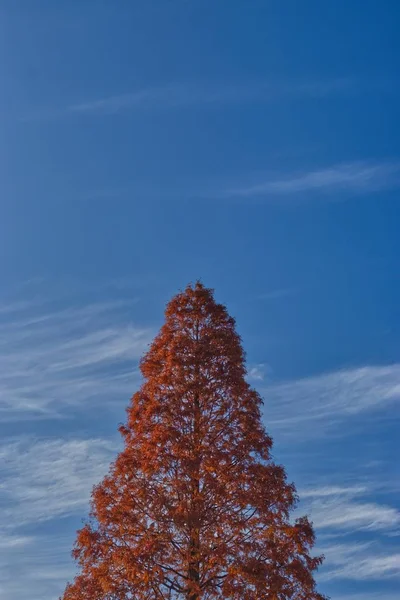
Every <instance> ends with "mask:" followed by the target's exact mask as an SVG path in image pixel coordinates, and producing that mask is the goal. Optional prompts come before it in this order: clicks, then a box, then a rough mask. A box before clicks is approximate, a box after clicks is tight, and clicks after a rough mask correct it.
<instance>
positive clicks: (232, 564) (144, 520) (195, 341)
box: [63, 283, 324, 600]
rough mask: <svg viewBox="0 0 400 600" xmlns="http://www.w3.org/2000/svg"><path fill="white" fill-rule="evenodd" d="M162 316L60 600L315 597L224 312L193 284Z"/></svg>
mask: <svg viewBox="0 0 400 600" xmlns="http://www.w3.org/2000/svg"><path fill="white" fill-rule="evenodd" d="M165 316H166V320H165V323H164V325H163V327H162V328H161V331H160V333H159V334H158V336H157V337H156V338H155V340H154V341H153V343H152V345H151V347H150V349H149V351H148V352H147V354H146V355H145V356H144V358H143V359H142V361H141V371H142V374H143V377H144V383H143V385H142V387H141V388H140V390H139V391H138V392H137V393H136V394H135V395H134V396H133V398H132V400H131V403H130V406H129V407H128V409H127V413H128V418H127V424H126V425H124V426H121V427H120V431H121V434H122V436H123V438H124V450H123V451H122V452H121V453H120V454H119V455H118V457H117V459H116V460H115V462H114V463H113V465H112V466H111V468H110V471H109V474H108V475H107V476H106V477H105V478H104V480H103V481H102V483H100V485H98V486H97V487H95V488H94V491H93V494H92V511H91V519H90V521H89V522H88V523H87V524H86V526H84V527H83V529H81V530H80V531H79V532H78V537H77V541H76V545H75V549H74V551H73V556H74V557H75V559H77V560H78V562H79V565H80V569H81V571H80V574H79V575H78V576H77V577H76V579H75V581H74V582H73V583H72V584H69V585H68V586H67V588H66V591H65V593H64V596H63V600H144V599H150V598H151V599H152V600H167V599H168V600H172V599H182V600H183V599H184V600H212V599H215V598H229V599H232V600H239V599H240V600H285V599H291V600H323V598H324V597H323V596H322V595H320V594H319V593H318V592H317V591H316V587H315V582H314V578H313V572H314V571H315V570H316V569H317V567H318V566H319V565H320V564H321V562H322V558H321V557H314V558H313V557H311V555H310V551H311V549H312V547H313V544H314V533H313V529H312V526H311V524H310V523H309V521H308V520H307V518H305V517H303V518H300V519H297V520H296V521H295V522H293V523H292V522H291V520H290V512H291V510H292V509H293V508H294V507H295V505H296V501H297V496H296V491H295V488H294V486H293V485H292V484H289V483H287V481H286V474H285V471H284V469H283V468H282V467H281V466H279V465H277V464H275V463H274V462H273V461H272V459H271V455H270V452H271V447H272V440H271V438H270V437H269V436H268V435H267V433H266V432H265V430H264V428H263V425H262V422H261V414H260V408H261V404H262V401H261V398H260V396H259V395H258V393H257V392H256V391H255V390H253V389H251V387H250V386H249V384H248V383H247V382H246V379H245V375H246V369H245V364H244V353H243V350H242V347H241V343H240V338H239V336H238V335H237V333H236V332H235V321H234V319H233V318H232V317H230V316H229V315H228V313H227V311H226V309H225V307H224V306H222V305H221V304H217V303H216V302H215V300H214V297H213V292H212V290H209V289H207V288H205V287H204V286H203V285H202V284H200V283H197V284H196V285H195V286H189V287H187V289H186V290H185V291H184V292H183V293H180V294H178V295H177V296H175V297H174V298H173V299H172V301H171V302H170V303H169V304H168V306H167V308H166V312H165Z"/></svg>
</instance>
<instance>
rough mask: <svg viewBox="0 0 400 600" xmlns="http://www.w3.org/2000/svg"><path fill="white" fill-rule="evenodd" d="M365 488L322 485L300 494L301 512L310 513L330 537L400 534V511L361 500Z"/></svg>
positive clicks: (366, 488) (321, 529)
mask: <svg viewBox="0 0 400 600" xmlns="http://www.w3.org/2000/svg"><path fill="white" fill-rule="evenodd" d="M370 494H371V489H369V488H368V486H361V485H354V486H347V487H346V486H331V487H327V486H321V487H315V488H309V489H305V490H303V491H302V490H300V491H299V497H300V500H301V504H302V506H301V510H300V512H303V511H304V510H305V511H306V512H307V513H309V514H310V516H311V519H312V521H313V523H314V525H315V527H316V528H317V530H319V531H328V532H330V533H333V534H340V533H341V532H346V533H348V532H351V533H354V532H355V531H358V530H363V531H382V532H384V533H389V534H392V533H394V532H396V531H400V512H399V511H398V510H397V509H396V508H393V507H391V506H387V505H384V504H378V503H377V502H371V501H367V500H364V499H363V496H364V497H366V496H368V495H370Z"/></svg>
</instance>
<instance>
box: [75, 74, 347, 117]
mask: <svg viewBox="0 0 400 600" xmlns="http://www.w3.org/2000/svg"><path fill="white" fill-rule="evenodd" d="M353 87H354V80H352V79H349V78H342V79H333V80H330V81H329V80H328V81H291V82H282V81H281V82H272V83H267V82H246V83H241V84H232V83H230V84H229V83H225V84H215V85H213V84H210V83H203V84H200V83H181V84H168V85H164V86H158V87H150V88H143V89H139V90H135V91H132V92H128V93H125V94H118V95H112V96H106V97H104V98H99V99H95V100H91V101H88V102H82V103H77V104H73V105H71V106H69V107H68V108H67V110H68V111H69V112H75V113H97V114H107V113H108V114H113V113H117V112H120V111H123V110H135V109H139V108H140V109H160V108H163V109H165V108H182V107H190V106H196V105H197V106H201V105H219V104H232V103H242V102H250V101H257V100H258V101H263V102H265V101H273V100H275V99H277V98H280V97H282V96H297V97H298V96H308V97H313V98H320V97H324V96H327V95H330V94H332V93H338V92H339V93H340V92H344V91H348V90H349V89H353Z"/></svg>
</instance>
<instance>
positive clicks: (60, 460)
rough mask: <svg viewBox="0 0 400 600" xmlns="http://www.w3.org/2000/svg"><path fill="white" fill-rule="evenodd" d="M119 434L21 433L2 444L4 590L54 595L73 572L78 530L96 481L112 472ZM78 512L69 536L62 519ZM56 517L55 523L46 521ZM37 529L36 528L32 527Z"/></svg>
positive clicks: (13, 595)
mask: <svg viewBox="0 0 400 600" xmlns="http://www.w3.org/2000/svg"><path fill="white" fill-rule="evenodd" d="M117 449H118V443H117V442H116V441H114V440H106V439H99V438H91V439H60V438H50V439H49V438H44V439H35V438H33V437H22V438H19V439H7V438H6V439H4V440H3V442H2V444H1V445H0V481H1V484H0V495H1V504H2V510H1V514H0V531H1V539H0V595H1V597H2V598H7V600H14V599H16V600H18V599H19V598H22V597H26V596H27V594H28V590H29V594H28V595H29V597H30V598H32V600H52V599H53V598H57V597H58V596H59V594H60V593H61V591H62V587H63V585H64V583H65V582H66V581H67V580H69V579H70V578H71V577H72V575H73V572H74V567H73V565H72V562H71V560H70V551H71V548H72V543H73V537H74V530H75V529H76V527H78V526H79V523H80V520H81V517H83V516H84V515H85V514H87V512H88V508H89V498H90V493H91V489H92V486H93V484H95V483H98V482H99V481H100V480H101V479H102V478H103V476H104V475H105V474H106V473H107V470H108V465H109V464H110V462H111V461H112V459H113V458H114V457H115V455H116V453H117ZM66 517H69V518H73V519H74V520H75V526H73V527H72V528H70V535H69V536H68V538H66V537H65V536H63V535H62V533H60V531H62V525H61V521H60V519H63V518H66ZM48 521H52V525H51V527H49V526H47V527H46V523H47V522H48ZM27 531H28V532H29V534H27V533H26V532H27ZM32 532H33V533H32Z"/></svg>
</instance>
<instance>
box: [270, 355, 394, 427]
mask: <svg viewBox="0 0 400 600" xmlns="http://www.w3.org/2000/svg"><path fill="white" fill-rule="evenodd" d="M261 391H262V393H263V395H264V397H265V405H266V411H267V413H268V426H270V427H271V428H273V429H275V430H277V429H279V430H280V432H286V433H291V432H292V433H297V431H298V426H299V425H302V427H303V433H305V431H306V429H307V428H308V430H310V431H311V432H312V433H314V434H318V433H322V432H324V431H326V429H327V428H329V427H330V426H331V425H334V424H336V423H340V422H342V421H343V419H345V418H351V417H354V416H355V415H359V414H360V413H366V412H371V411H378V410H382V409H385V408H387V407H388V406H389V405H396V404H397V403H398V402H399V400H400V365H399V364H397V363H396V364H393V365H388V366H366V367H359V368H354V369H344V370H340V371H335V372H332V373H327V374H323V375H316V376H314V377H308V378H303V379H298V380H294V381H289V382H286V383H281V384H276V385H271V386H266V387H264V388H262V389H261ZM394 417H395V413H393V414H392V418H394ZM316 423H318V427H316Z"/></svg>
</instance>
